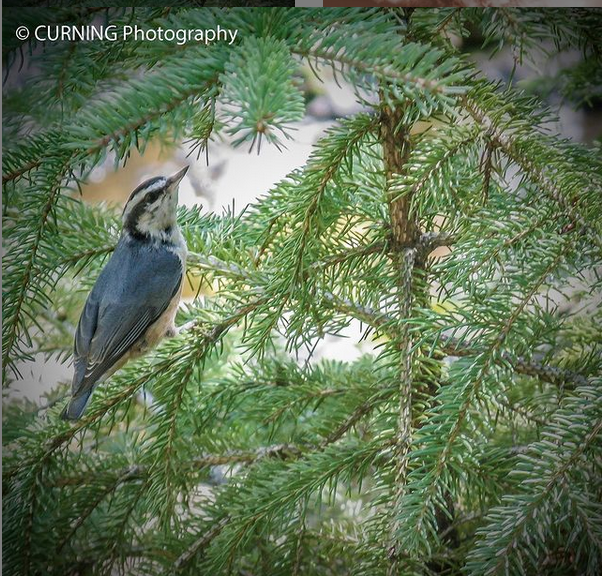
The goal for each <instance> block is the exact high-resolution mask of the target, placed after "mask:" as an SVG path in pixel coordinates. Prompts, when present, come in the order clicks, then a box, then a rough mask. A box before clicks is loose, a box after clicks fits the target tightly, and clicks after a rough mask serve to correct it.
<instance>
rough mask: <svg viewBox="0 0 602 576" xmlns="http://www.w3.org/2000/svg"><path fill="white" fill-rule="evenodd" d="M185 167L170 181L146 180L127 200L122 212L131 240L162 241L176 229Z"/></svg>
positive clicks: (159, 179)
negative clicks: (137, 238) (179, 192)
mask: <svg viewBox="0 0 602 576" xmlns="http://www.w3.org/2000/svg"><path fill="white" fill-rule="evenodd" d="M187 171H188V166H186V167H185V168H183V169H182V170H180V171H179V172H177V173H176V174H174V175H173V176H170V177H165V176H159V177H157V178H151V179H150V180H146V181H145V182H143V183H142V184H140V186H138V188H136V189H135V190H134V191H133V192H132V193H131V194H130V197H129V198H128V201H127V203H126V205H125V207H124V209H123V217H122V219H123V229H124V231H126V232H128V233H129V234H131V235H132V236H136V237H145V238H149V239H161V238H165V237H166V236H169V235H170V233H171V231H172V229H173V228H174V227H175V226H176V224H177V221H176V210H177V207H178V185H179V184H180V181H181V180H182V178H184V175H185V174H186V172H187Z"/></svg>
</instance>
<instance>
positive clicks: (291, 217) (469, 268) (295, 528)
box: [2, 6, 602, 576]
mask: <svg viewBox="0 0 602 576" xmlns="http://www.w3.org/2000/svg"><path fill="white" fill-rule="evenodd" d="M38 10H39V11H38ZM38 10H28V11H26V12H21V11H17V10H15V11H8V10H7V12H9V13H8V15H7V17H6V20H5V37H6V39H7V41H6V42H5V43H4V48H3V56H4V59H5V65H6V69H7V85H6V89H5V92H6V94H5V98H4V103H5V107H4V123H3V130H4V136H5V142H7V145H6V147H5V150H4V154H3V226H4V236H3V247H4V249H5V258H4V264H3V265H4V268H3V273H4V285H3V348H2V352H3V354H2V358H3V374H4V382H5V386H6V389H5V391H6V398H5V406H4V414H3V438H4V446H3V464H4V466H3V540H4V562H3V568H4V569H5V570H6V572H7V573H8V574H61V575H63V574H73V575H75V574H116V573H123V574H144V575H146V574H216V575H217V574H267V575H280V574H281V575H291V574H316V575H333V576H334V575H338V574H356V575H380V574H434V573H444V574H474V575H477V574H512V575H513V574H531V573H545V574H548V573H549V574H573V573H574V574H588V575H589V574H591V575H594V574H598V573H599V572H600V558H601V557H602V514H601V509H600V504H599V503H600V501H601V495H602V480H601V479H602V470H601V469H600V462H601V461H602V444H601V442H600V438H601V435H600V431H601V427H602V393H601V388H600V386H601V382H600V378H599V374H600V372H601V368H602V361H601V354H600V353H601V350H602V337H601V336H600V334H601V333H602V332H601V331H600V329H599V327H600V320H601V313H600V309H599V307H596V296H597V294H599V292H600V289H601V288H602V286H601V281H600V270H601V265H602V250H601V242H600V238H601V232H602V218H601V204H600V197H601V196H600V192H601V190H602V162H601V160H600V154H599V152H600V151H599V147H595V146H588V145H584V144H576V143H573V142H570V141H567V140H565V139H562V138H561V137H559V136H557V135H552V134H550V133H549V131H548V130H547V129H546V123H547V122H548V120H550V118H551V117H552V111H550V110H549V109H547V108H546V106H545V105H544V103H543V102H542V101H540V100H538V99H537V98H535V97H534V96H533V95H525V94H523V93H521V92H519V91H518V90H517V89H516V87H514V86H513V85H512V84H511V83H510V82H509V83H508V84H504V83H493V82H490V81H488V80H486V79H485V78H484V75H483V74H482V73H481V72H480V71H479V70H478V69H477V68H476V67H475V65H474V64H473V63H471V58H470V55H469V54H466V53H465V52H464V51H463V49H462V48H458V46H459V40H462V41H465V42H466V43H467V44H465V46H466V45H468V46H471V45H472V46H474V40H475V39H476V40H477V41H478V42H479V44H481V43H482V44H483V45H484V47H485V50H487V51H488V53H490V54H494V53H497V52H504V51H508V50H510V51H511V53H512V54H513V55H514V57H515V58H516V62H517V63H520V62H522V61H525V62H527V61H537V60H538V58H539V57H540V55H541V52H542V51H545V53H546V54H547V56H554V55H556V54H564V53H565V52H567V51H569V50H573V49H574V50H577V51H579V53H580V54H582V61H581V63H580V64H579V65H577V66H575V67H574V69H572V70H570V71H566V70H565V71H563V72H562V73H561V78H562V79H563V80H562V84H561V86H560V88H561V89H562V90H563V91H564V93H565V95H566V96H567V97H569V99H570V100H573V101H575V102H577V103H582V102H588V101H589V100H588V99H590V97H591V101H594V99H595V97H596V95H597V93H598V92H599V90H600V85H599V78H600V69H601V68H600V62H599V54H600V52H599V40H598V38H599V33H598V31H599V24H600V16H599V14H598V13H597V12H595V11H590V10H579V11H568V10H555V11H553V12H552V11H542V10H531V9H529V10H527V9H524V10H510V9H506V10H471V9H467V10H457V9H442V10H429V9H416V10H413V11H412V10H408V11H405V10H403V9H321V10H316V11H312V10H304V11H301V10H285V9H278V10H272V9H264V10H249V9H236V8H232V9H228V10H221V11H220V10H213V9H202V10H199V9H192V8H185V7H171V8H162V7H155V8H151V7H137V8H136V9H128V8H103V9H95V8H88V7H86V6H79V7H78V8H77V9H76V8H73V7H69V6H65V7H62V8H60V9H58V8H57V9H54V10H50V9H48V10H42V9H38ZM97 17H102V18H104V19H105V22H111V23H113V24H116V25H118V26H121V25H124V24H139V25H141V26H146V27H164V28H174V29H176V28H179V29H186V28H201V29H202V28H209V27H216V26H217V25H218V24H219V25H221V26H222V27H224V28H232V29H237V30H238V31H239V34H238V36H237V41H236V44H235V45H233V46H228V45H226V44H222V43H219V42H217V43H214V44H212V45H208V46H205V45H198V44H194V43H187V44H184V45H182V46H178V45H176V44H175V43H171V44H170V43H168V42H165V43H161V42H143V41H141V40H135V39H130V40H128V41H121V42H82V43H77V44H71V43H68V42H58V43H50V42H47V43H45V44H43V45H36V44H35V43H33V42H30V43H22V42H17V41H16V39H15V35H14V28H15V27H16V26H18V25H21V24H26V25H29V26H35V25H36V23H39V22H44V23H46V22H50V21H52V22H53V23H57V24H63V23H69V24H88V23H90V22H91V21H92V20H93V19H94V18H97ZM452 39H453V41H452ZM471 42H472V44H471ZM311 74H315V75H316V76H317V77H318V78H320V79H321V78H322V77H324V76H326V75H330V74H333V75H334V77H335V78H336V79H337V81H339V80H340V79H343V80H344V81H346V82H348V83H349V84H350V85H351V86H352V88H353V90H354V91H355V95H356V98H357V100H358V102H360V103H361V104H363V106H364V111H363V112H361V113H358V114H355V115H352V116H349V117H347V118H343V119H339V120H338V121H337V122H336V123H335V125H334V126H333V127H331V128H329V129H328V130H327V131H326V133H325V134H324V136H323V137H322V138H321V139H320V140H319V141H318V142H317V143H316V144H315V146H314V149H313V151H312V154H311V155H310V157H309V159H308V161H307V162H306V164H305V165H304V166H302V167H299V168H298V169H296V170H294V171H292V172H291V173H290V174H289V175H287V177H286V178H284V179H283V180H282V181H281V182H279V183H277V184H276V185H275V186H274V187H273V188H272V189H271V190H269V191H266V192H265V194H264V195H262V196H261V197H260V198H258V199H257V200H256V202H255V203H253V204H252V205H251V206H249V207H247V209H246V210H244V211H243V212H241V213H240V214H234V213H231V212H225V213H223V214H214V213H206V212H201V211H200V210H198V209H187V208H180V210H179V214H178V219H179V223H180V227H181V228H182V231H183V233H184V236H185V238H186V241H187V244H188V248H189V252H190V254H189V258H188V262H187V266H188V271H189V273H191V274H194V275H195V276H196V277H197V278H199V279H200V282H201V288H203V289H204V288H210V290H206V292H208V293H209V294H208V295H204V296H203V295H197V297H196V298H195V299H194V300H193V301H192V302H190V303H188V304H186V305H184V306H182V307H181V309H180V311H179V314H178V323H184V322H186V321H190V320H194V321H195V323H194V325H193V327H191V328H190V329H189V330H186V331H185V332H183V333H182V334H180V335H179V336H177V337H176V338H173V339H169V340H166V341H164V342H162V343H161V345H160V346H159V347H158V348H157V349H156V350H155V351H153V352H152V353H150V354H149V355H147V356H146V357H145V358H142V359H140V360H137V361H136V362H133V363H131V364H129V365H127V366H126V367H124V368H123V369H122V370H120V371H119V372H117V373H116V374H115V375H114V376H112V377H111V378H110V379H109V380H108V381H107V382H106V383H103V385H102V386H100V387H99V388H98V389H97V390H96V391H95V393H94V395H93V398H92V400H91V403H90V406H89V407H88V410H87V411H86V413H85V416H84V418H83V419H82V420H81V421H78V422H76V423H73V424H68V423H65V422H64V421H62V420H60V419H59V413H60V410H61V408H62V406H63V403H64V395H65V393H66V392H67V385H66V383H60V384H59V386H58V387H57V389H56V390H53V391H52V392H51V393H50V394H49V395H48V398H47V401H48V404H47V405H46V406H44V407H40V406H37V405H35V404H34V403H32V402H30V401H21V400H16V399H14V398H11V397H10V396H9V395H10V392H11V391H12V389H13V388H14V389H18V388H19V384H20V382H21V379H22V378H23V374H20V373H19V371H21V372H24V371H25V370H27V367H28V361H31V360H32V359H33V358H34V357H35V356H37V354H39V353H41V354H44V356H45V357H46V358H49V359H50V358H52V359H55V358H58V359H61V360H66V359H67V358H69V356H70V351H71V347H72V339H73V329H74V328H73V327H74V325H75V324H76V322H77V319H78V315H79V311H80V310H81V306H82V305H83V300H84V298H85V295H86V293H87V291H88V290H89V289H90V287H91V286H92V284H93V282H94V280H95V279H96V277H97V276H98V274H99V272H100V270H101V269H102V265H103V263H104V262H105V261H106V258H107V256H108V255H109V254H110V253H111V251H112V250H113V247H114V246H115V243H116V241H117V238H118V235H119V225H120V222H119V214H118V212H117V211H116V210H113V209H112V208H111V207H107V206H104V205H101V206H95V207H93V206H89V205H87V204H84V203H83V202H81V201H80V199H79V194H78V187H79V186H81V185H82V184H84V183H85V182H86V181H87V180H88V179H89V177H90V175H91V172H92V170H94V169H95V168H97V167H99V166H103V167H106V166H107V165H110V164H111V163H113V164H114V166H115V167H116V168H119V167H120V166H121V165H123V164H125V163H126V162H127V161H128V158H129V156H130V154H131V153H132V152H133V151H138V152H141V153H143V152H144V151H145V148H146V146H147V145H148V144H149V143H150V142H151V141H156V140H159V141H160V142H162V143H168V144H173V143H174V142H179V141H187V142H188V143H189V144H190V145H191V147H192V149H193V151H198V152H199V153H200V152H203V151H207V149H208V147H209V146H210V142H211V141H212V140H213V139H218V138H224V139H226V140H227V139H228V138H230V139H231V141H232V143H233V145H243V146H245V147H251V148H254V145H255V144H257V149H258V152H259V140H260V138H263V137H265V145H272V144H273V145H275V146H281V144H282V143H284V142H285V141H286V140H287V139H294V137H295V136H294V129H295V122H297V121H298V120H300V119H301V118H302V116H303V112H304V93H303V85H304V84H303V79H304V77H306V76H308V75H311ZM583 78H587V79H588V82H591V84H592V87H591V89H589V88H588V89H587V90H586V89H585V88H584V87H583V85H582V84H583V83H582V79H583ZM536 79H537V81H539V80H540V78H539V77H537V78H536ZM541 80H542V83H541V87H542V88H541V90H538V91H537V92H538V93H539V94H540V95H545V94H546V90H545V89H544V88H545V87H546V84H545V82H547V80H545V79H541ZM547 86H548V87H549V85H547ZM392 118H394V119H395V121H394V126H393V127H392V132H393V138H388V137H387V130H386V128H387V127H388V126H389V127H390V123H391V119H392ZM389 136H390V134H389ZM283 153H286V152H283ZM400 214H402V217H403V218H404V219H405V224H406V226H409V224H408V223H410V222H412V221H413V222H415V224H416V226H417V227H418V229H419V231H420V234H419V235H418V236H417V237H416V238H413V239H411V241H410V242H409V243H407V244H403V243H400V241H399V237H398V236H397V234H398V232H399V230H398V226H397V224H399V215H400ZM443 246H446V247H448V249H447V250H446V251H445V253H444V254H443V255H440V254H438V253H434V252H433V250H434V249H435V248H437V247H443ZM408 255H409V256H411V258H408ZM351 325H353V326H354V327H355V328H359V331H360V335H361V336H360V338H361V339H362V340H364V341H366V342H369V343H371V344H372V348H371V351H370V352H368V353H365V354H363V355H361V356H360V357H359V358H358V359H357V360H354V361H329V360H319V361H318V360H315V359H314V358H313V357H312V355H313V352H314V347H315V346H316V344H318V343H320V342H323V341H324V340H325V339H327V338H329V337H332V336H341V337H349V331H348V328H349V326H351ZM308 356H309V360H307V361H302V360H301V358H304V357H308Z"/></svg>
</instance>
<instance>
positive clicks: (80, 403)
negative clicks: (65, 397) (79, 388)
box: [61, 390, 92, 420]
mask: <svg viewBox="0 0 602 576" xmlns="http://www.w3.org/2000/svg"><path fill="white" fill-rule="evenodd" d="M91 394H92V390H89V391H87V392H84V393H82V394H78V395H77V396H73V397H72V398H71V400H70V401H69V404H67V406H65V408H64V409H63V411H62V412H61V418H62V419H63V420H79V419H80V418H81V415H82V413H83V411H84V409H85V408H86V404H87V403H88V400H89V399H90V395H91Z"/></svg>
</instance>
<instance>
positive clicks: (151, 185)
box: [122, 177, 167, 222]
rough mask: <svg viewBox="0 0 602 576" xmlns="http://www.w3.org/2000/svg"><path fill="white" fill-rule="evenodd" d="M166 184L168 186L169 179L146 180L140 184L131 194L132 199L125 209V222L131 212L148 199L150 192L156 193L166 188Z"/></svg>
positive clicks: (123, 217)
mask: <svg viewBox="0 0 602 576" xmlns="http://www.w3.org/2000/svg"><path fill="white" fill-rule="evenodd" d="M147 184H148V185H147ZM166 184H167V178H165V177H160V178H151V179H150V180H146V181H145V182H143V183H142V184H140V186H138V187H137V188H136V189H135V190H134V191H133V192H132V193H131V194H130V197H129V199H128V201H127V203H126V205H125V207H124V209H123V214H122V219H123V221H124V222H125V221H126V220H127V217H128V216H129V214H130V213H131V211H132V210H133V209H134V207H135V206H137V205H138V204H139V203H140V202H141V201H142V200H144V198H145V197H146V195H147V194H148V193H149V192H156V191H157V190H160V189H161V188H164V187H165V185H166Z"/></svg>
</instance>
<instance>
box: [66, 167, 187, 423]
mask: <svg viewBox="0 0 602 576" xmlns="http://www.w3.org/2000/svg"><path fill="white" fill-rule="evenodd" d="M187 170H188V166H186V167H185V168H183V169H182V170H180V171H179V172H177V173H176V174H174V175H173V176H170V177H165V176H159V177H155V178H151V179H149V180H146V181H145V182H143V183H142V184H140V185H139V186H138V187H137V188H136V189H135V190H134V191H133V192H132V193H131V194H130V196H129V198H128V201H127V202H126V204H125V206H124V208H123V213H122V229H121V234H120V237H119V241H118V242H117V246H116V247H115V250H114V252H113V254H112V255H111V258H110V259H109V261H108V262H107V264H106V265H105V266H104V268H103V269H102V271H101V272H100V274H99V276H98V279H97V280H96V283H95V284H94V286H93V287H92V290H91V291H90V293H89V295H88V297H87V299H86V303H85V305H84V308H83V310H82V313H81V316H80V319H79V322H78V325H77V329H76V332H75V341H74V346H73V356H74V374H73V381H72V384H71V398H70V400H69V402H68V404H67V405H66V406H65V408H64V409H63V411H62V413H61V418H62V419H63V420H79V419H80V418H81V416H82V414H83V412H84V410H85V408H86V404H87V403H88V401H89V399H90V396H91V395H92V392H93V391H94V389H95V387H96V386H97V385H98V384H99V383H100V382H102V381H103V380H105V379H106V378H108V377H109V376H110V375H111V374H113V373H115V372H116V371H117V370H118V369H119V368H121V367H122V366H123V365H124V364H125V363H126V362H128V361H129V360H131V359H133V358H137V357H139V356H141V355H143V354H146V353H147V352H148V351H149V350H151V349H152V348H154V347H155V346H156V345H157V344H158V343H159V342H160V341H161V340H162V339H163V338H164V337H173V336H175V335H176V334H177V333H178V330H177V328H176V326H175V315H176V312H177V309H178V305H179V302H180V296H181V293H182V284H183V278H184V273H185V266H186V255H187V247H186V242H185V240H184V237H183V236H182V233H181V231H180V229H179V227H178V222H177V206H178V186H179V184H180V182H181V180H182V178H184V176H185V174H186V172H187Z"/></svg>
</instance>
